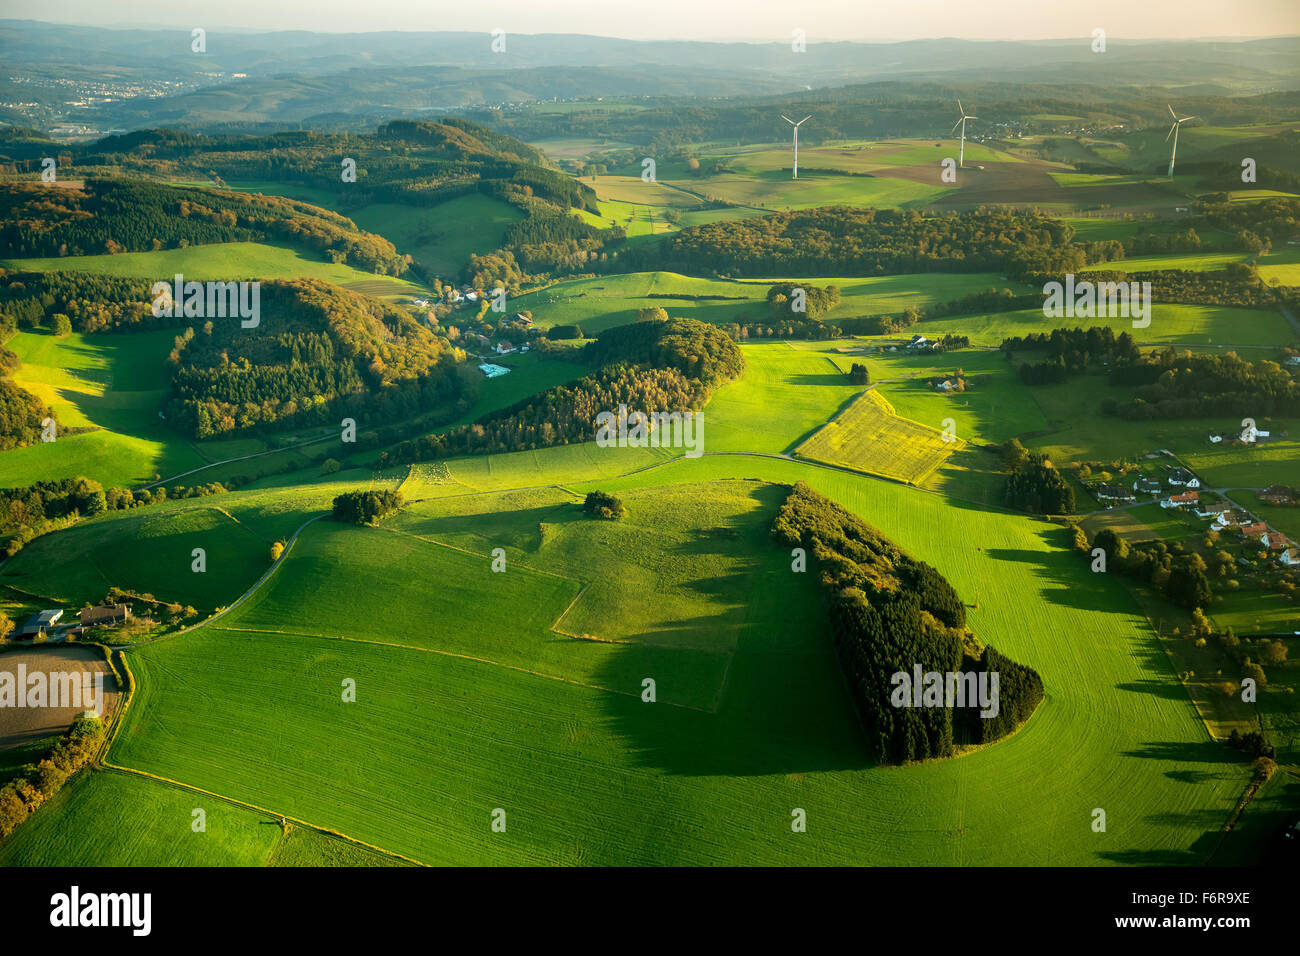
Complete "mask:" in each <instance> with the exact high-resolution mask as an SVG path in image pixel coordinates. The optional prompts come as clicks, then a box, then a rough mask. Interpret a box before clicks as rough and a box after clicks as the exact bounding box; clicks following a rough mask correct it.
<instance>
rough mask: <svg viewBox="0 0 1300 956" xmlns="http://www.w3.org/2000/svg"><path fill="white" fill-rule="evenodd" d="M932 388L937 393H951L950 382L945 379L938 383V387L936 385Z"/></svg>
mask: <svg viewBox="0 0 1300 956" xmlns="http://www.w3.org/2000/svg"><path fill="white" fill-rule="evenodd" d="M934 388H935V391H938V392H951V391H952V382H950V381H948V380H947V379H946V378H945V379H944V380H943V381H942V382H940V383H939V384H938V385H936V386H935V387H934Z"/></svg>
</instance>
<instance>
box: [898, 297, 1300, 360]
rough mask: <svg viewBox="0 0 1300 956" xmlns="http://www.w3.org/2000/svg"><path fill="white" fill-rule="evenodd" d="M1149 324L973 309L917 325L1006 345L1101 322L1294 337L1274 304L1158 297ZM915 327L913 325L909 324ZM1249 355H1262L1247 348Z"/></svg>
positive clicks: (1145, 334) (1241, 342)
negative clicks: (1209, 302)
mask: <svg viewBox="0 0 1300 956" xmlns="http://www.w3.org/2000/svg"><path fill="white" fill-rule="evenodd" d="M1149 318H1150V320H1151V324H1150V325H1149V326H1147V327H1146V328H1141V329H1136V328H1134V327H1133V321H1134V320H1133V319H1131V318H1123V317H1121V316H1116V317H1115V318H1107V317H1096V316H1094V317H1090V318H1066V317H1061V318H1051V317H1048V316H1045V315H1043V310H1042V309H1021V310H1019V311H1015V312H995V313H993V314H991V315H967V316H957V317H945V318H940V319H925V320H923V321H922V322H921V323H920V324H919V325H918V326H916V328H915V330H916V331H920V332H921V334H923V335H925V336H927V337H928V338H931V339H937V338H939V337H941V336H943V335H944V334H948V333H951V334H953V335H967V336H969V337H970V340H971V344H973V345H992V346H996V345H1001V344H1002V341H1003V339H1006V338H1009V337H1012V336H1023V335H1028V334H1029V333H1031V332H1050V331H1052V330H1053V329H1057V328H1061V327H1062V326H1064V327H1068V328H1074V327H1075V326H1080V327H1085V328H1086V327H1092V326H1100V327H1102V328H1109V329H1113V330H1114V331H1115V334H1116V335H1118V334H1119V333H1120V332H1128V333H1129V334H1130V335H1132V336H1133V337H1134V338H1135V339H1137V341H1138V342H1142V343H1147V342H1152V343H1168V344H1170V345H1213V346H1217V347H1220V348H1231V347H1244V346H1249V347H1251V348H1256V347H1263V346H1277V345H1279V344H1281V343H1284V342H1289V341H1291V340H1292V338H1293V336H1292V332H1291V327H1290V326H1289V325H1288V324H1287V321H1286V319H1284V318H1283V317H1282V316H1281V314H1279V313H1278V312H1276V311H1274V310H1272V309H1240V308H1231V307H1228V306H1215V305H1181V304H1176V303H1170V302H1159V301H1157V302H1154V303H1152V305H1151V312H1150V315H1149ZM909 331H913V330H909ZM1244 357H1247V358H1262V357H1265V356H1262V355H1250V354H1248V353H1247V354H1246V355H1245V356H1244Z"/></svg>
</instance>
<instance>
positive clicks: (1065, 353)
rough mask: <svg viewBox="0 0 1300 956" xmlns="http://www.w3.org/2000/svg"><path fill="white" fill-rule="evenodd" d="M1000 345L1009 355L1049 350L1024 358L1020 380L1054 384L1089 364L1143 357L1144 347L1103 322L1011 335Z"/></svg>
mask: <svg viewBox="0 0 1300 956" xmlns="http://www.w3.org/2000/svg"><path fill="white" fill-rule="evenodd" d="M1001 348H1002V354H1003V355H1004V356H1005V357H1006V358H1008V359H1009V358H1011V356H1012V355H1013V354H1014V353H1015V352H1021V351H1044V352H1046V353H1047V358H1046V359H1045V360H1044V361H1042V362H1037V363H1030V362H1025V363H1023V364H1022V365H1021V366H1020V380H1021V381H1022V382H1024V383H1025V384H1026V385H1054V384H1058V383H1060V382H1064V381H1065V380H1066V378H1068V377H1069V376H1070V375H1078V374H1081V373H1083V372H1086V371H1087V370H1088V369H1090V368H1098V367H1101V366H1113V367H1116V368H1118V367H1120V366H1126V365H1134V364H1137V363H1138V362H1140V361H1141V360H1142V350H1141V349H1139V348H1138V345H1137V342H1136V341H1135V340H1134V338H1133V336H1131V335H1130V334H1129V333H1128V332H1121V333H1120V334H1119V335H1118V336H1117V335H1116V334H1115V331H1114V330H1113V329H1111V328H1104V327H1101V326H1093V327H1092V328H1090V329H1088V330H1087V331H1086V332H1085V331H1084V330H1083V329H1081V328H1078V327H1076V328H1073V329H1064V328H1062V329H1053V330H1052V331H1051V332H1050V333H1048V332H1031V333H1029V334H1028V335H1024V336H1020V335H1017V336H1012V337H1010V338H1006V339H1003V340H1002V345H1001Z"/></svg>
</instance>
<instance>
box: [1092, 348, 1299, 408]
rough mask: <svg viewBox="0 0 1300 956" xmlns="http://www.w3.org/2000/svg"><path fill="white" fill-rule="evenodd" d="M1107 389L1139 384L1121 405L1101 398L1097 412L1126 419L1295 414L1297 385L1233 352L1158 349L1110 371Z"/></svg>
mask: <svg viewBox="0 0 1300 956" xmlns="http://www.w3.org/2000/svg"><path fill="white" fill-rule="evenodd" d="M1110 382H1111V384H1112V385H1139V386H1141V387H1139V388H1138V389H1137V391H1136V393H1135V394H1134V397H1133V398H1131V399H1129V400H1127V401H1119V400H1117V399H1114V398H1107V399H1104V400H1103V401H1102V411H1103V412H1105V413H1107V414H1110V415H1117V416H1119V417H1120V418H1125V419H1129V420H1146V419H1156V418H1202V417H1206V416H1211V415H1225V414H1228V415H1243V416H1253V417H1256V418H1262V417H1265V416H1270V415H1295V414H1297V413H1300V382H1297V381H1296V378H1295V376H1294V375H1293V374H1292V373H1291V372H1290V371H1288V370H1287V369H1286V368H1283V367H1282V366H1281V365H1279V364H1278V363H1277V362H1274V361H1272V360H1270V359H1260V360H1259V361H1257V362H1250V361H1247V360H1245V359H1242V358H1241V357H1240V356H1238V355H1237V354H1236V353H1235V352H1225V353H1222V354H1218V353H1192V352H1188V351H1182V352H1179V351H1178V350H1177V349H1173V348H1168V349H1164V350H1162V351H1161V352H1159V353H1156V354H1154V355H1149V356H1147V358H1146V359H1145V360H1144V361H1143V362H1141V363H1139V364H1135V365H1130V366H1128V367H1126V368H1117V369H1116V370H1115V371H1114V372H1112V373H1111V376H1110Z"/></svg>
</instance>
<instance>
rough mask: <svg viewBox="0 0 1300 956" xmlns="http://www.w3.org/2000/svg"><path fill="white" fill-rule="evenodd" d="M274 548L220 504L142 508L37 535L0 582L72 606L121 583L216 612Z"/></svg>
mask: <svg viewBox="0 0 1300 956" xmlns="http://www.w3.org/2000/svg"><path fill="white" fill-rule="evenodd" d="M214 500H215V499H214ZM222 504H223V505H224V504H225V502H224V501H222ZM270 547H271V542H270V540H267V539H265V538H263V537H261V536H260V535H258V534H257V533H255V532H253V531H251V530H249V529H248V527H246V526H245V525H244V524H242V523H241V522H239V521H238V520H236V519H235V518H234V517H232V516H231V515H230V514H229V513H227V512H226V511H224V510H223V508H222V507H220V506H217V505H208V506H206V507H203V506H195V507H191V508H187V509H185V510H184V511H183V513H181V514H176V513H175V512H174V511H172V510H162V509H160V508H140V509H134V510H132V511H131V512H128V513H127V514H126V515H125V516H123V517H117V516H115V515H112V516H107V517H102V518H99V519H95V520H89V521H83V522H80V523H78V524H77V525H75V526H74V527H72V528H69V529H67V530H66V531H63V532H61V533H58V534H51V535H44V536H42V537H40V538H37V539H36V540H35V541H33V542H31V544H29V545H28V546H27V547H26V548H24V549H23V550H22V551H21V552H20V555H19V557H17V558H15V559H14V560H13V561H11V562H9V563H8V564H7V565H6V566H5V568H4V571H3V576H2V579H3V581H4V583H5V584H7V585H9V586H10V587H15V588H19V589H20V590H22V591H26V592H29V593H31V594H39V595H41V596H42V597H44V598H48V599H50V600H51V601H55V602H59V603H62V604H66V605H69V606H71V607H81V606H82V605H84V604H86V603H91V604H94V603H98V602H99V601H100V600H101V599H102V598H103V597H104V596H105V594H107V592H108V589H109V587H110V586H112V585H117V586H118V587H121V588H126V589H129V590H134V591H137V592H140V593H145V592H149V593H153V594H154V595H155V596H156V597H157V598H159V599H160V600H165V601H173V602H176V603H179V604H191V605H193V606H195V607H196V608H199V609H206V610H211V609H213V608H215V607H217V606H218V605H220V604H224V603H227V602H228V601H229V600H230V599H231V598H233V597H235V596H236V595H238V594H239V593H240V591H241V590H243V588H245V587H247V586H248V585H249V584H251V583H252V582H253V581H255V580H256V579H257V578H258V577H259V576H260V575H261V574H262V572H263V571H265V570H266V568H267V567H268V566H269V565H270V563H271V559H270ZM195 548H202V549H204V552H205V555H206V565H207V570H206V571H204V572H202V573H198V572H195V571H193V570H192V569H191V566H192V563H193V560H194V559H193V557H192V552H193V550H194V549H195Z"/></svg>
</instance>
